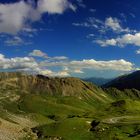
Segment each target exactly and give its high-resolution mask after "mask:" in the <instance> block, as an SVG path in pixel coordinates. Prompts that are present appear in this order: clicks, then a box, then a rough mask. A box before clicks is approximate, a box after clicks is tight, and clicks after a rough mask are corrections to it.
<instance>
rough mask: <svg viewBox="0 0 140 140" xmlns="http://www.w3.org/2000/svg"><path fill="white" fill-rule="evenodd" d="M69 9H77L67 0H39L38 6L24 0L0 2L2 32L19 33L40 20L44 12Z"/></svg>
mask: <svg viewBox="0 0 140 140" xmlns="http://www.w3.org/2000/svg"><path fill="white" fill-rule="evenodd" d="M67 9H72V10H73V11H74V10H76V8H75V7H74V6H73V5H72V4H71V3H70V2H68V1H67V0H39V1H38V5H37V7H36V8H34V7H33V6H32V4H31V3H29V2H25V1H23V0H22V1H19V2H15V3H9V4H1V3H0V33H7V34H17V33H19V32H20V31H22V29H25V28H26V27H30V23H32V22H35V21H38V20H40V18H41V16H42V14H44V13H51V14H62V13H63V12H64V11H65V10H67Z"/></svg>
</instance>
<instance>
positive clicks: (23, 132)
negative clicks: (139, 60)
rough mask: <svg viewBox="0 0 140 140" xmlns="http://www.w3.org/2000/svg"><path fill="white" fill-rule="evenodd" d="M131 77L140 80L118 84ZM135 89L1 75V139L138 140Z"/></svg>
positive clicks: (139, 95) (139, 109) (139, 97)
mask: <svg viewBox="0 0 140 140" xmlns="http://www.w3.org/2000/svg"><path fill="white" fill-rule="evenodd" d="M133 75H135V76H136V77H133ZM129 77H133V78H136V80H140V79H138V77H140V72H139V71H138V72H135V73H132V74H129V75H125V78H124V76H122V77H119V78H117V79H115V82H117V83H118V84H119V82H120V81H121V82H124V83H126V81H125V79H127V81H128V80H131V79H129ZM136 82H138V81H136ZM118 84H117V85H118ZM131 84H132V85H133V84H134V83H133V81H132V83H131ZM133 86H134V88H131V89H123V90H120V89H118V88H116V87H115V84H114V81H112V82H110V83H109V84H106V85H104V86H103V87H98V86H96V85H94V84H92V83H88V82H85V81H82V80H80V79H78V78H49V77H46V76H42V75H28V74H24V73H19V72H16V73H15V72H12V73H9V72H3V73H0V130H1V131H0V139H3V140H4V139H7V140H8V139H19V140H93V139H95V140H129V139H130V140H139V139H140V91H139V90H138V89H136V87H135V85H133Z"/></svg>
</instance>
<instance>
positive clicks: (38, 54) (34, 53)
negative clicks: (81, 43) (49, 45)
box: [29, 50, 68, 62]
mask: <svg viewBox="0 0 140 140" xmlns="http://www.w3.org/2000/svg"><path fill="white" fill-rule="evenodd" d="M29 56H32V57H42V58H45V59H47V61H48V62H49V61H62V60H67V59H68V57H66V56H55V57H50V56H48V55H47V54H46V53H45V52H43V51H41V50H33V51H32V52H30V53H29Z"/></svg>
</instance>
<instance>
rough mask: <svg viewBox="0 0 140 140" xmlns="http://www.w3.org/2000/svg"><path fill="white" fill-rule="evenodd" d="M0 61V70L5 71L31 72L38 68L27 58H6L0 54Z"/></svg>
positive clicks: (31, 59) (34, 62)
mask: <svg viewBox="0 0 140 140" xmlns="http://www.w3.org/2000/svg"><path fill="white" fill-rule="evenodd" d="M0 61H1V63H0V69H5V70H8V69H10V70H27V69H30V70H33V69H37V68H38V64H37V62H36V61H35V60H34V59H33V58H29V57H15V58H6V57H5V56H4V55H3V54H0Z"/></svg>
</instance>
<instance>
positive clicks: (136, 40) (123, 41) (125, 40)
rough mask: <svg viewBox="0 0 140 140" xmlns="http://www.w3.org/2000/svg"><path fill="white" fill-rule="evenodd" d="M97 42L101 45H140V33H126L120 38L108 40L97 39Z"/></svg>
mask: <svg viewBox="0 0 140 140" xmlns="http://www.w3.org/2000/svg"><path fill="white" fill-rule="evenodd" d="M97 43H98V44H100V45H101V46H116V45H118V46H126V45H135V46H140V33H136V34H125V35H123V36H121V37H118V38H115V39H114V38H113V39H108V40H97Z"/></svg>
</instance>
